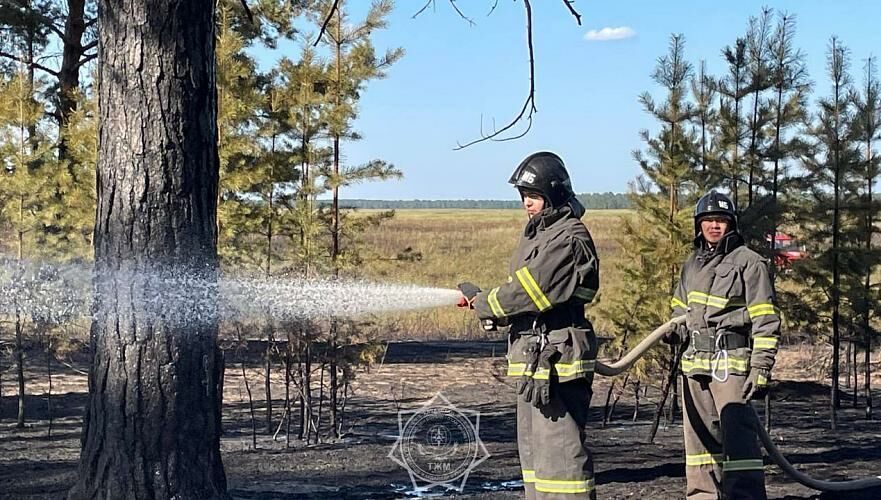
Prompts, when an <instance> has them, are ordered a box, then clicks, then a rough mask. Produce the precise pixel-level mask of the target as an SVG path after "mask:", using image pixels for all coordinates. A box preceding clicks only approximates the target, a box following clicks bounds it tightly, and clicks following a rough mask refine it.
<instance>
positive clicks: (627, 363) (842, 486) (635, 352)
mask: <svg viewBox="0 0 881 500" xmlns="http://www.w3.org/2000/svg"><path fill="white" fill-rule="evenodd" d="M684 322H685V316H677V317H675V318H673V319H671V320H670V321H668V322H666V323H664V324H663V325H661V326H659V327H658V328H656V329H655V330H654V331H652V333H650V334H649V335H648V336H647V337H646V338H645V339H643V340H642V342H640V343H639V344H637V345H636V347H634V348H633V349H631V350H630V351H629V352H628V353H627V354H625V355H624V356H623V357H622V358H621V359H619V360H618V361H615V362H614V363H609V364H606V363H603V362H600V361H597V362H596V367H595V369H594V371H595V372H596V373H598V374H600V375H603V376H606V377H613V376H615V375H618V374H620V373H622V372H624V371H626V370H627V369H629V368H630V367H631V366H633V364H634V363H635V362H636V361H637V360H638V359H639V358H641V357H642V356H643V355H644V354H645V353H646V352H647V351H648V350H649V349H650V348H651V347H652V346H654V345H655V344H657V343H658V341H659V340H661V339H662V338H664V336H665V335H666V334H667V332H669V331H670V329H671V328H675V327H676V326H678V325H681V324H682V323H684ZM750 408H752V409H753V415H755V417H756V429H757V431H758V435H759V440H760V441H761V442H762V444H763V445H764V446H765V450H767V451H768V455H769V456H770V457H771V460H773V461H774V463H776V464H777V465H778V466H780V468H781V469H783V472H785V473H786V474H787V475H789V476H790V477H791V478H793V479H795V480H796V481H797V482H799V483H801V484H802V485H804V486H807V487H808V488H811V489H814V490H819V491H857V490H864V489H869V488H879V487H881V476H877V477H873V478H866V479H854V480H850V481H825V480H822V479H815V478H812V477H810V476H808V475H807V474H805V473H804V472H801V471H799V470H798V469H796V468H795V466H793V465H792V464H791V463H790V462H789V460H787V459H786V457H785V456H783V453H781V452H780V450H779V449H778V448H777V445H775V444H774V440H773V439H772V438H771V435H770V434H768V431H766V430H765V428H764V426H762V425H761V423H760V422H759V416H758V414H757V413H756V412H755V408H753V406H752V404H750Z"/></svg>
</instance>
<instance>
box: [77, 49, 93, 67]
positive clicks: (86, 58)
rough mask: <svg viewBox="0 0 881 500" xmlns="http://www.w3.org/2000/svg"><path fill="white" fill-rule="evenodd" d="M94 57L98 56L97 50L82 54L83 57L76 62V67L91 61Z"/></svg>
mask: <svg viewBox="0 0 881 500" xmlns="http://www.w3.org/2000/svg"><path fill="white" fill-rule="evenodd" d="M96 57H98V53H97V52H92V53H91V54H83V57H82V58H81V59H80V60H79V62H78V63H76V66H77V68H79V67H82V66H84V65H86V64H87V63H88V62H89V61H92V60H93V59H95V58H96Z"/></svg>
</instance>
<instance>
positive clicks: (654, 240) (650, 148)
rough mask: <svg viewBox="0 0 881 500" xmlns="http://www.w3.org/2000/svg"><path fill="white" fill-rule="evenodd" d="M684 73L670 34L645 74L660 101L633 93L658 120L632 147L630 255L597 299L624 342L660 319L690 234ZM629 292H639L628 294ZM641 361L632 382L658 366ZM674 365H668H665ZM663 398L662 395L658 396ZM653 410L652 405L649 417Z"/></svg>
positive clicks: (688, 71) (678, 44)
mask: <svg viewBox="0 0 881 500" xmlns="http://www.w3.org/2000/svg"><path fill="white" fill-rule="evenodd" d="M691 77H692V67H691V65H690V64H689V63H688V62H687V61H686V60H685V39H684V37H683V36H682V35H674V36H672V37H671V39H670V47H669V51H668V53H667V55H666V56H664V57H662V58H660V59H659V60H658V64H657V66H656V68H655V71H654V73H653V74H652V78H653V80H654V81H655V82H657V83H658V84H659V85H661V86H663V87H664V88H665V89H666V92H667V95H666V96H665V99H664V102H663V103H662V104H657V103H656V102H655V101H654V100H653V98H652V97H651V96H650V95H649V94H647V93H646V94H643V95H642V96H641V97H640V101H641V102H642V103H643V106H644V108H645V110H646V112H648V113H649V114H650V115H652V116H653V117H654V118H655V119H657V120H658V121H659V122H660V124H661V129H660V132H659V133H658V135H657V136H654V137H652V136H650V135H649V133H648V132H647V131H643V132H642V134H641V135H642V138H643V140H644V141H645V143H646V151H645V152H643V151H636V152H634V158H635V160H636V161H637V162H638V163H639V165H640V167H641V169H642V172H643V177H640V178H639V179H638V181H637V183H636V184H635V185H634V186H633V192H632V194H631V200H632V203H633V206H634V208H635V209H636V215H635V217H633V218H625V219H622V223H623V234H624V240H623V241H622V247H623V248H626V249H628V250H627V251H628V252H632V254H633V257H634V258H633V259H628V261H627V262H628V263H627V265H626V266H625V284H624V287H623V290H619V291H617V292H618V293H615V294H614V295H612V297H611V298H604V299H603V302H605V303H606V305H604V306H603V308H604V310H605V311H606V314H607V315H608V316H609V317H610V320H611V322H612V323H613V324H614V325H616V328H615V329H616V330H618V331H617V332H616V333H618V334H619V335H621V336H623V335H625V334H626V335H627V341H628V344H629V346H632V345H635V344H636V343H637V342H639V341H640V340H642V338H643V337H644V336H645V335H646V334H647V333H648V332H650V331H651V330H652V329H653V328H655V327H656V326H657V325H659V324H661V323H663V322H664V321H666V320H667V319H668V313H667V312H666V311H669V304H670V297H671V295H672V292H673V288H674V286H675V285H676V282H677V280H678V278H679V268H680V266H681V264H682V262H683V261H684V260H685V257H686V256H687V254H688V250H689V245H688V242H690V241H691V239H692V237H693V236H694V234H693V225H692V222H691V217H690V215H691V202H692V201H693V200H694V199H695V193H694V189H695V185H696V184H695V178H696V172H697V171H698V169H699V164H698V163H696V162H695V161H694V160H695V158H699V157H700V155H699V154H697V153H696V151H698V150H699V145H697V144H696V143H695V141H694V140H693V137H692V134H690V133H689V130H688V128H687V127H688V124H689V121H690V120H692V118H693V117H694V116H695V111H694V108H693V106H692V104H691V103H689V102H688V101H687V99H686V91H687V90H688V85H689V82H690V79H691ZM632 290H639V293H638V294H632V293H631V291H632ZM625 291H626V292H625ZM629 346H628V347H629ZM677 362H678V353H675V354H674V355H673V356H672V359H671V360H670V363H677ZM641 363H642V365H641V366H637V367H635V371H634V372H633V373H634V374H636V379H637V380H641V378H640V376H642V377H645V376H646V375H647V374H648V373H650V372H652V371H653V370H650V369H649V367H651V366H654V367H657V366H658V365H659V357H658V356H657V354H655V355H652V356H649V357H647V358H644V360H643V361H641ZM675 369H676V368H675V365H673V364H671V370H675ZM631 378H633V375H632V376H631ZM671 380H672V376H671ZM667 389H669V386H668V387H667ZM663 398H664V399H666V393H665V394H664V396H663ZM661 404H663V402H662V403H661ZM660 411H661V406H660V405H659V407H658V410H657V413H656V418H659V416H660Z"/></svg>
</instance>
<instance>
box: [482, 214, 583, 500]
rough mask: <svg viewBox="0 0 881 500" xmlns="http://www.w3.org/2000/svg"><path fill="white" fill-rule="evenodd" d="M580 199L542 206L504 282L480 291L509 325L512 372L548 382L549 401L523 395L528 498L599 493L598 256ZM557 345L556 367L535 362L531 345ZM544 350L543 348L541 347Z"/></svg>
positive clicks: (520, 438)
mask: <svg viewBox="0 0 881 500" xmlns="http://www.w3.org/2000/svg"><path fill="white" fill-rule="evenodd" d="M583 214H584V209H583V207H581V206H580V204H578V203H577V202H573V203H571V204H570V205H566V206H564V207H562V208H558V209H547V210H543V211H542V212H540V213H539V214H537V215H535V216H534V217H532V218H531V219H530V221H529V223H527V225H526V229H525V231H524V234H523V237H522V239H521V240H520V245H519V247H518V249H517V251H516V253H515V254H514V256H513V258H512V260H511V265H510V275H509V276H508V280H507V282H506V283H504V284H502V285H499V286H497V287H495V288H493V289H491V290H489V291H487V292H481V293H479V294H478V295H477V297H476V299H475V301H474V308H475V309H476V310H477V313H478V316H480V318H481V319H485V318H492V319H494V320H496V321H498V322H500V323H501V324H509V325H510V327H511V328H510V330H509V340H508V376H510V377H517V378H519V379H521V380H523V379H524V377H525V378H532V379H534V380H535V381H538V380H541V381H542V383H544V382H545V381H547V382H548V383H550V389H551V392H550V394H551V398H550V403H549V404H548V405H546V406H544V407H542V408H540V409H539V408H536V407H534V406H533V405H532V404H530V403H528V402H525V401H524V400H523V398H518V401H517V444H518V448H519V452H520V465H521V468H522V470H523V481H524V484H525V488H526V497H527V498H529V499H533V498H537V499H551V498H565V499H580V498H595V491H594V478H593V461H592V457H591V454H590V451H589V450H588V448H587V443H586V436H585V432H584V428H585V423H586V422H587V411H588V406H589V405H590V398H591V383H592V381H593V365H594V360H595V359H596V354H597V345H596V336H595V334H594V331H593V327H592V326H591V324H590V323H589V322H588V321H587V320H586V319H585V317H584V306H585V304H589V303H590V302H591V301H592V300H593V298H594V296H595V295H596V293H597V290H598V288H599V260H598V258H597V253H596V248H595V247H594V244H593V241H592V239H591V237H590V233H589V232H588V230H587V228H586V227H585V226H584V224H583V223H582V222H581V220H580V218H581V216H582V215H583ZM543 337H544V339H545V341H546V346H545V347H546V348H553V349H556V350H557V351H558V352H559V354H555V356H554V358H553V359H554V363H553V365H552V367H551V369H550V370H546V369H545V370H543V369H541V368H539V367H537V366H535V365H534V363H530V362H529V355H528V354H527V353H528V351H529V350H530V348H532V349H533V350H535V349H536V346H539V345H542V344H541V343H540V341H541V339H542V338H543ZM539 350H540V349H539Z"/></svg>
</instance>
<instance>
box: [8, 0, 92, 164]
mask: <svg viewBox="0 0 881 500" xmlns="http://www.w3.org/2000/svg"><path fill="white" fill-rule="evenodd" d="M96 12H97V2H95V1H93V0H37V1H33V0H31V1H26V2H25V1H8V0H4V1H0V25H5V26H8V27H9V29H10V32H11V34H12V36H11V44H10V45H11V46H7V47H3V46H0V64H2V62H6V63H7V65H9V63H19V64H25V65H26V66H27V69H28V72H29V78H30V80H31V82H33V81H34V78H35V76H34V75H35V72H36V71H40V73H41V74H42V75H44V76H45V77H46V78H49V79H51V80H52V84H51V85H50V87H49V89H47V90H48V93H49V94H50V96H51V102H52V105H53V107H54V110H52V111H51V114H52V116H54V118H55V120H56V125H57V126H56V129H57V130H58V131H59V134H58V135H57V139H58V144H57V146H58V153H57V154H58V159H59V160H60V161H61V164H62V166H64V165H65V164H66V163H67V162H68V161H69V158H68V154H67V151H68V145H67V138H66V136H65V135H64V134H61V133H60V131H62V130H64V129H65V128H66V127H67V126H68V121H69V118H70V117H71V115H72V114H73V113H74V112H75V111H76V109H77V105H78V104H79V99H78V93H79V92H80V90H81V89H80V83H81V82H80V79H81V76H80V72H81V70H82V68H84V67H85V65H86V64H87V63H89V62H90V61H92V60H94V59H95V57H96V56H97V46H98V42H97V25H96V20H97V14H96ZM57 47H61V58H60V62H59V63H58V67H57V68H56V67H52V65H51V64H49V65H44V64H42V63H43V62H44V61H47V60H48V61H52V60H57V59H58V58H57V50H58V49H57Z"/></svg>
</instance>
